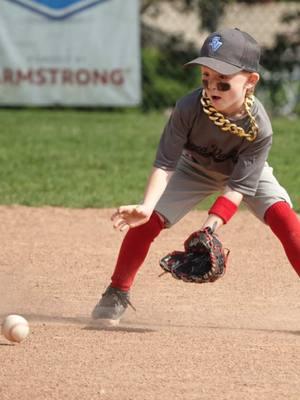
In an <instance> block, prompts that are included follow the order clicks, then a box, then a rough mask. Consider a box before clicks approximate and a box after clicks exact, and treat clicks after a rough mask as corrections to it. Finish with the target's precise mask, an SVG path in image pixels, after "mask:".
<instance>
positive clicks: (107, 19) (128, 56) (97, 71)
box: [0, 0, 141, 106]
mask: <svg viewBox="0 0 300 400" xmlns="http://www.w3.org/2000/svg"><path fill="white" fill-rule="evenodd" d="M139 39H140V34H139V0H98V1H97V0H0V105H34V106H39V105H40V106H46V105H68V106H133V105H137V104H139V103H140V99H141V65H140V40H139Z"/></svg>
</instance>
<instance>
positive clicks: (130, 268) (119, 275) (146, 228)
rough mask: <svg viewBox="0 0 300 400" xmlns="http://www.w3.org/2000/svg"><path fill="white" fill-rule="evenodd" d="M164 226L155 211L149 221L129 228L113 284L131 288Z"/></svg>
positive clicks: (125, 288)
mask: <svg viewBox="0 0 300 400" xmlns="http://www.w3.org/2000/svg"><path fill="white" fill-rule="evenodd" d="M163 228H164V224H163V222H162V220H161V218H160V217H159V216H158V215H157V214H156V213H155V212H154V213H153V214H152V215H151V217H150V219H149V221H148V222H146V223H145V224H143V225H140V226H138V227H136V228H132V229H129V231H128V232H127V233H126V236H125V237H124V240H123V242H122V245H121V248H120V252H119V256H118V260H117V264H116V267H115V270H114V273H113V276H112V277H111V286H113V287H115V288H118V289H121V290H129V289H130V287H131V285H132V283H133V280H134V278H135V275H136V273H137V271H138V269H139V268H140V266H141V265H142V263H143V262H144V260H145V258H146V256H147V254H148V250H149V248H150V245H151V243H152V242H153V240H154V239H155V238H156V236H158V235H159V233H160V232H161V230H162V229H163Z"/></svg>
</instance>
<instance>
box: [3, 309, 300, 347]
mask: <svg viewBox="0 0 300 400" xmlns="http://www.w3.org/2000/svg"><path fill="white" fill-rule="evenodd" d="M9 314H10V313H9V312H8V313H5V314H3V313H1V314H0V320H2V319H3V318H4V317H6V316H7V315H9ZM18 314H21V315H22V316H24V317H25V318H26V319H28V321H29V322H32V323H49V324H71V325H84V327H83V328H82V329H83V330H97V331H112V332H126V333H130V332H131V333H149V332H157V331H159V330H160V329H164V328H171V329H172V328H180V329H186V328H187V329H195V328H198V329H211V330H224V331H226V330H228V331H245V332H265V333H274V334H289V335H296V336H300V331H299V330H288V329H272V328H255V327H246V326H240V327H239V326H237V327H234V326H222V325H204V324H202V325H185V324H172V323H159V322H153V323H151V322H146V321H143V322H141V323H137V322H134V321H126V320H125V321H124V322H122V324H121V325H119V326H115V327H107V326H101V325H98V324H97V323H95V322H93V321H91V319H90V318H89V317H87V316H74V317H70V316H61V315H46V314H28V313H26V312H18ZM0 345H2V344H1V342H0ZM3 345H4V344H3Z"/></svg>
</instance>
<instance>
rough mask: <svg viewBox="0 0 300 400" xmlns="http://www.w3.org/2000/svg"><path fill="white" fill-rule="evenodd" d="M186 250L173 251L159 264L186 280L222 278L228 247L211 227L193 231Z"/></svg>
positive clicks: (178, 277)
mask: <svg viewBox="0 0 300 400" xmlns="http://www.w3.org/2000/svg"><path fill="white" fill-rule="evenodd" d="M184 249H185V251H173V252H172V253H169V254H167V255H166V256H165V257H163V258H162V259H161V260H160V262H159V265H160V266H161V268H162V269H163V270H164V273H165V272H169V273H171V275H172V276H173V277H174V278H176V279H181V280H182V281H184V282H194V283H206V282H214V281H215V280H217V279H219V278H221V276H223V275H224V273H225V270H226V263H227V258H228V255H229V250H228V249H223V246H222V243H221V242H220V240H219V239H218V237H217V235H216V234H215V233H213V231H212V230H211V228H205V229H204V230H201V231H197V232H194V233H192V234H191V235H190V236H189V237H188V238H187V240H186V241H185V242H184Z"/></svg>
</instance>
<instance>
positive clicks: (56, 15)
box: [6, 0, 109, 19]
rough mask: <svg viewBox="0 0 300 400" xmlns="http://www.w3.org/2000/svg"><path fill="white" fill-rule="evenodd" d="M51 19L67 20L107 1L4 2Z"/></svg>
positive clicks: (51, 0)
mask: <svg viewBox="0 0 300 400" xmlns="http://www.w3.org/2000/svg"><path fill="white" fill-rule="evenodd" d="M6 1H10V2H12V3H16V4H18V5H20V6H22V7H25V8H27V9H28V10H29V11H31V12H32V11H33V12H36V13H38V14H41V15H44V16H45V17H48V18H52V19H63V18H68V17H70V16H71V15H73V14H75V13H78V12H81V11H83V10H85V9H87V8H89V7H93V6H95V5H97V4H99V3H103V2H104V1H109V0H6Z"/></svg>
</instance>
